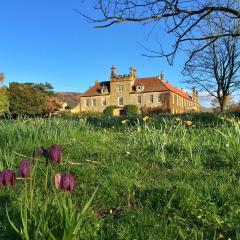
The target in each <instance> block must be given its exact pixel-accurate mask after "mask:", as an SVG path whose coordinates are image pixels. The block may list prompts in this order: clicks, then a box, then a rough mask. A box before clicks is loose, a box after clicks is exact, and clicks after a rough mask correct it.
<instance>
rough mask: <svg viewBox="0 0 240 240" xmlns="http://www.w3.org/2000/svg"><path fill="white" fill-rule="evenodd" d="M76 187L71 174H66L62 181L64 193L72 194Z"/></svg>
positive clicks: (62, 176) (63, 175) (61, 186)
mask: <svg viewBox="0 0 240 240" xmlns="http://www.w3.org/2000/svg"><path fill="white" fill-rule="evenodd" d="M73 187H74V178H73V176H72V175H71V174H70V173H64V174H62V175H61V179H60V189H61V190H62V191H64V192H71V191H72V190H73Z"/></svg>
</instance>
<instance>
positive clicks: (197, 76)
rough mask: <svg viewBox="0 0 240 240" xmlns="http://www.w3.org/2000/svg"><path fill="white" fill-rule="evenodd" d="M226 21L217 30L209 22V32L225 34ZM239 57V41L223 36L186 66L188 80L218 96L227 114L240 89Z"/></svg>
mask: <svg viewBox="0 0 240 240" xmlns="http://www.w3.org/2000/svg"><path fill="white" fill-rule="evenodd" d="M222 22H223V21H220V22H219V24H218V26H217V27H216V28H215V29H213V27H212V25H211V24H212V22H211V19H209V24H208V32H210V34H215V33H216V34H221V32H223V31H224V29H225V28H224V26H223V25H222ZM236 24H238V21H237V22H236ZM214 27H215V26H214ZM204 34H206V32H205V33H204ZM209 41H210V40H209ZM190 54H191V51H190ZM239 57H240V48H239V41H238V39H237V38H234V37H232V36H226V37H222V38H221V39H219V41H217V42H214V43H212V44H211V45H209V46H208V47H206V48H205V49H203V50H202V51H200V52H198V53H196V54H195V55H194V56H193V57H192V58H191V61H189V62H188V63H186V65H185V68H184V71H183V73H184V75H185V76H186V79H185V81H186V82H187V83H190V84H193V85H195V86H197V87H198V88H200V89H201V90H204V91H207V92H208V93H209V94H210V95H212V96H213V97H215V98H216V99H217V100H218V102H219V106H220V110H221V112H223V111H224V109H225V105H226V101H227V97H228V96H229V95H231V94H232V93H233V92H235V91H237V90H239V88H240V79H239V69H240V58H239Z"/></svg>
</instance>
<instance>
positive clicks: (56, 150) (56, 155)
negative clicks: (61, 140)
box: [47, 144, 62, 163]
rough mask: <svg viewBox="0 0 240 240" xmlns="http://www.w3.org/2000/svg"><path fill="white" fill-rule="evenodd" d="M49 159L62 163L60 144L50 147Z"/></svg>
mask: <svg viewBox="0 0 240 240" xmlns="http://www.w3.org/2000/svg"><path fill="white" fill-rule="evenodd" d="M47 152H48V159H49V160H50V161H52V162H53V163H61V157H62V153H61V149H60V147H59V145H57V144H53V145H52V146H51V147H49V148H48V150H47Z"/></svg>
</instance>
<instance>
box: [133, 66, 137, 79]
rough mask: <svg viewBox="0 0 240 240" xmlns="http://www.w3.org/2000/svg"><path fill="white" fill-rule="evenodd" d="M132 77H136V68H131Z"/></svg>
mask: <svg viewBox="0 0 240 240" xmlns="http://www.w3.org/2000/svg"><path fill="white" fill-rule="evenodd" d="M133 77H134V78H136V77H137V70H136V68H133Z"/></svg>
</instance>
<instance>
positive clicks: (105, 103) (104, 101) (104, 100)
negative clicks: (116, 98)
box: [102, 98, 107, 106]
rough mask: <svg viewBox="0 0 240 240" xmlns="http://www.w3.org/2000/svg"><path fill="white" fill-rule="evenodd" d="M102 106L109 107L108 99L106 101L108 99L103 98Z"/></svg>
mask: <svg viewBox="0 0 240 240" xmlns="http://www.w3.org/2000/svg"><path fill="white" fill-rule="evenodd" d="M102 105H103V106H106V105H107V99H106V98H103V100H102Z"/></svg>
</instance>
